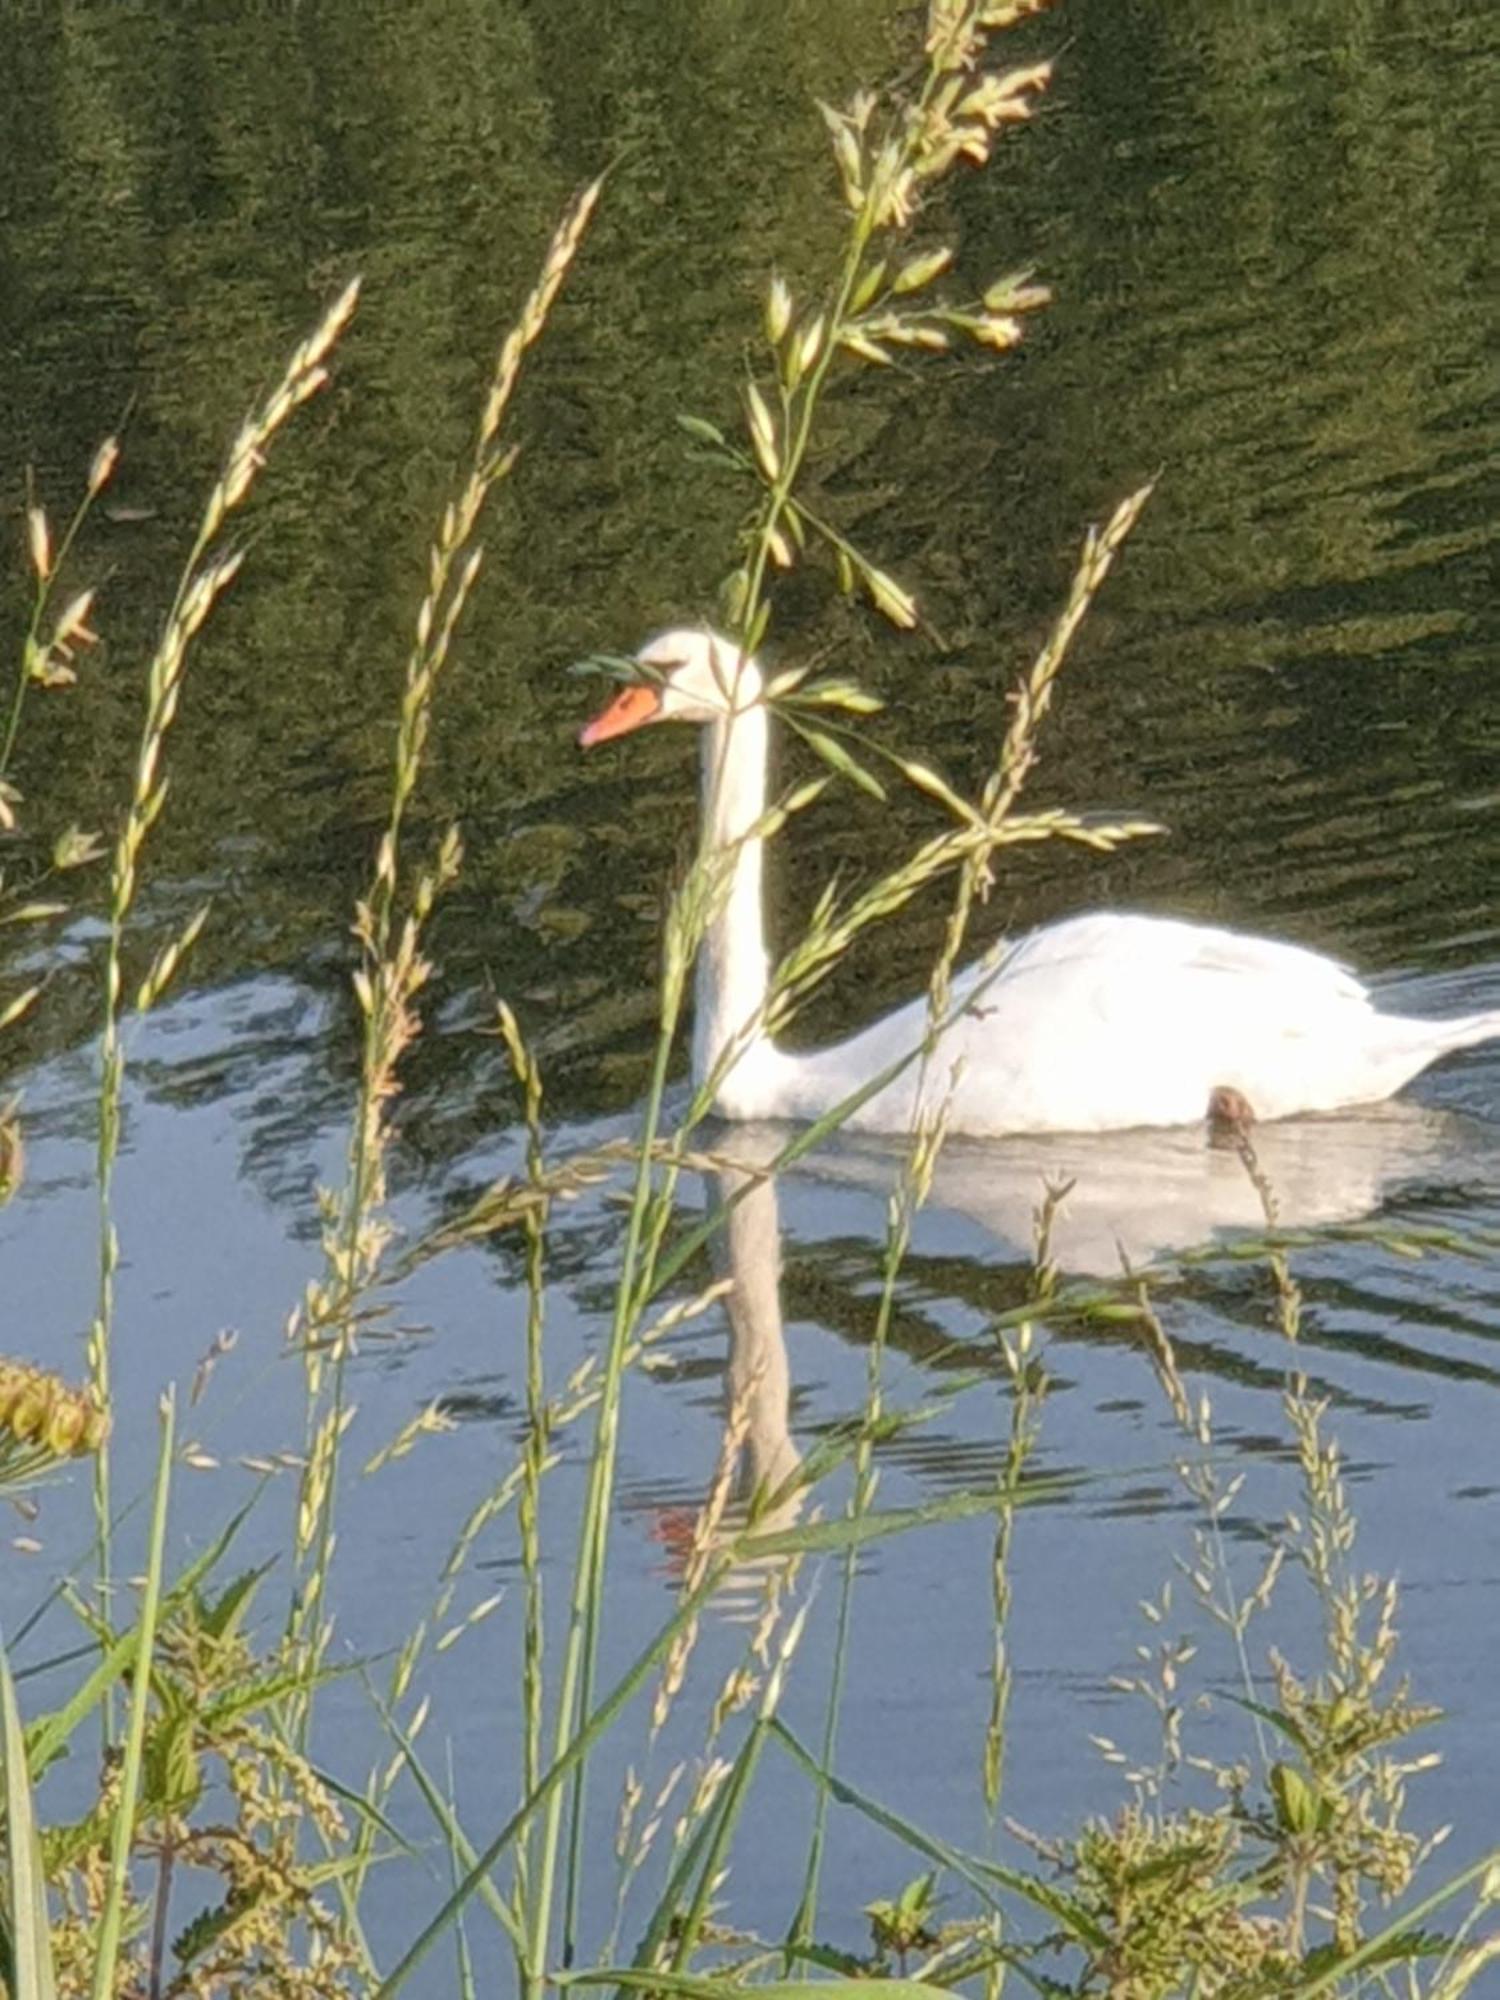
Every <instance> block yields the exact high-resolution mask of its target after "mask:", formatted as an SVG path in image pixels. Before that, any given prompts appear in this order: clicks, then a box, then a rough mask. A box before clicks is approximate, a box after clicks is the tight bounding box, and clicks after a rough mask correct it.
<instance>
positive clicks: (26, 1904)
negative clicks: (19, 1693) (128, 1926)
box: [0, 1644, 57, 2000]
mask: <svg viewBox="0 0 1500 2000" xmlns="http://www.w3.org/2000/svg"><path fill="white" fill-rule="evenodd" d="M0 1751H3V1755H4V1760H5V1832H6V1849H7V1855H8V1859H9V1862H10V1896H9V1910H8V1914H9V1919H10V1945H11V1967H10V1971H11V1978H10V1982H9V1984H10V1991H11V1996H12V2000H55V1995H56V1991H57V1988H56V1983H55V1981H54V1978H53V1971H52V1932H51V1927H50V1925H49V1924H48V1921H47V1886H46V1883H45V1881H44V1880H43V1878H42V1854H41V1844H40V1842H39V1841H38V1839H37V1829H36V1816H35V1813H34V1811H33V1809H32V1798H31V1780H30V1776H29V1774H28V1770H27V1763H26V1735H25V1732H24V1730H23V1729H22V1728H21V1712H20V1709H19V1708H18V1707H17V1705H16V1689H15V1683H14V1681H12V1679H11V1677H10V1665H9V1662H8V1661H7V1660H6V1657H5V1650H4V1646H3V1644H0Z"/></svg>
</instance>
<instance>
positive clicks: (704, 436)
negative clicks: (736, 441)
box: [677, 410, 729, 448]
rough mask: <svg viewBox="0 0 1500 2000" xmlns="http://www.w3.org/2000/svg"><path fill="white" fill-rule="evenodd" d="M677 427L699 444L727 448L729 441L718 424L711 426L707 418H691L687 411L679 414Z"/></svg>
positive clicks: (681, 411)
mask: <svg viewBox="0 0 1500 2000" xmlns="http://www.w3.org/2000/svg"><path fill="white" fill-rule="evenodd" d="M677 427H678V429H679V430H684V431H686V432H687V434H688V436H689V437H690V438H693V439H694V440H695V441H696V442H697V443H698V444H711V445H718V446H720V447H721V448H727V446H728V444H729V440H728V438H727V437H725V435H724V433H723V432H722V431H721V430H720V429H719V427H718V425H717V424H711V423H710V422H709V421H708V419H707V417H694V416H689V415H688V413H687V412H686V411H685V410H679V411H678V412H677Z"/></svg>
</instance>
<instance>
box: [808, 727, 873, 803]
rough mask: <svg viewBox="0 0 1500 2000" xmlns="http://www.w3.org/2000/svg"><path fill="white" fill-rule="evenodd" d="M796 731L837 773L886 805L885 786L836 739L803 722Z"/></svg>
mask: <svg viewBox="0 0 1500 2000" xmlns="http://www.w3.org/2000/svg"><path fill="white" fill-rule="evenodd" d="M796 729H797V734H798V735H799V736H801V737H802V738H803V740H804V741H805V742H806V743H807V745H808V747H809V749H812V750H815V751H816V752H817V754H818V755H819V756H820V757H821V758H822V759H823V762H824V763H825V764H830V765H832V767H833V769H834V770H835V771H838V772H839V773H840V774H841V775H842V776H843V777H846V778H848V779H849V780H850V781H851V783H853V784H856V785H858V786H859V788H860V790H861V791H862V792H868V793H869V794H870V796H871V798H872V799H879V800H880V801H881V803H882V804H884V802H885V786H884V785H882V784H881V782H880V780H879V779H878V778H877V777H876V776H875V775H874V773H873V772H870V771H867V770H866V769H865V767H864V765H863V764H858V763H856V762H855V760H854V759H853V758H852V757H851V756H850V755H849V752H848V751H847V750H846V749H845V748H844V746H843V744H842V743H840V742H839V741H838V740H837V739H836V738H835V737H832V736H829V735H828V734H827V733H826V732H825V731H824V730H821V729H809V728H808V727H807V726H806V724H805V723H801V722H799V723H797V724H796Z"/></svg>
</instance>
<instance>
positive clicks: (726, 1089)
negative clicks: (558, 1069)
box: [693, 702, 773, 1117]
mask: <svg viewBox="0 0 1500 2000" xmlns="http://www.w3.org/2000/svg"><path fill="white" fill-rule="evenodd" d="M767 734H768V731H767V723H766V711H765V708H764V707H763V706H762V705H761V704H760V703H759V702H756V703H754V704H753V705H752V706H750V707H748V708H743V709H740V710H739V711H738V712H737V713H735V714H733V715H728V716H725V717H724V718H723V719H722V720H721V721H718V722H712V723H710V724H709V725H708V727H707V728H705V730H704V731H703V751H702V754H703V829H704V838H705V841H706V843H707V845H708V848H709V849H710V851H717V852H718V853H721V854H723V855H725V856H726V857H730V856H732V859H731V860H729V864H728V865H729V869H730V873H729V881H728V889H727V893H724V894H722V895H721V899H720V901H719V905H718V909H717V913H716V914H715V916H714V918H713V921H712V922H711V923H710V925H709V927H708V931H707V934H706V936H705V937H704V940H703V945H702V948H701V950H700V952H699V954H698V988H697V1012H696V1017H695V1020H694V1024H693V1079H694V1081H695V1082H696V1083H701V1082H702V1081H703V1079H704V1078H705V1077H707V1076H709V1075H710V1074H711V1073H712V1072H713V1071H714V1069H715V1068H716V1066H717V1065H718V1063H719V1062H720V1060H721V1059H722V1058H723V1056H724V1054H725V1051H726V1050H728V1049H729V1048H730V1047H731V1046H732V1045H733V1046H734V1047H735V1048H736V1049H737V1051H738V1052H737V1053H736V1055H735V1057H734V1060H733V1065H732V1067H731V1068H730V1069H729V1070H728V1071H727V1072H726V1074H725V1076H724V1077H723V1079H722V1081H721V1082H720V1085H719V1089H718V1093H717V1095H718V1102H719V1105H720V1108H721V1109H722V1110H724V1111H726V1112H727V1113H728V1115H729V1116H731V1117H744V1116H752V1117H753V1116H755V1115H756V1114H757V1113H758V1112H760V1111H762V1110H763V1109H764V1108H765V1107H763V1106H762V1105H761V1104H760V1103H759V1102H758V1101H752V1100H758V1092H759V1084H760V1080H761V1077H762V1073H763V1071H764V1069H765V1067H766V1065H767V1063H768V1061H770V1060H772V1059H773V1057H772V1050H771V1047H770V1044H769V1042H768V1041H767V1040H766V1039H765V1037H764V1035H763V1034H762V1033H761V1032H760V1031H758V1030H757V1031H756V1032H755V1033H754V1034H753V1035H752V1036H751V1037H750V1039H749V1040H746V1039H744V1036H745V1033H746V1029H747V1023H749V1022H750V1021H752V1020H753V1019H754V1017H755V1016H756V1015H757V1014H758V1012H759V1011H760V1008H761V1006H762V1005H763V1003H764V1001H765V997H766V976H767V975H766V945H765V920H764V915H763V911H762V905H761V864H762V859H763V856H762V848H763V845H764V843H763V842H762V841H760V840H758V839H754V840H752V839H750V838H748V837H747V836H748V835H749V833H750V829H751V828H752V827H753V826H755V824H756V823H757V821H758V820H759V819H760V817H761V815H762V813H763V812H764V811H765V803H766V744H767Z"/></svg>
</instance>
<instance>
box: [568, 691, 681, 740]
mask: <svg viewBox="0 0 1500 2000" xmlns="http://www.w3.org/2000/svg"><path fill="white" fill-rule="evenodd" d="M660 714H661V689H660V688H655V687H651V686H650V685H649V684H648V683H647V682H644V681H634V682H632V683H631V685H630V686H629V687H622V688H621V689H620V692H619V693H618V694H617V695H616V696H615V698H614V700H613V701H612V702H611V703H610V704H609V707H608V708H606V709H603V710H601V712H600V713H599V714H598V715H596V716H595V717H594V719H593V721H592V722H590V723H588V724H586V725H585V727H584V728H583V729H582V730H580V731H579V735H578V741H579V742H580V743H581V744H582V745H583V747H584V749H585V750H588V749H591V748H592V747H593V745H594V744H596V743H607V742H608V741H609V739H610V738H611V736H628V735H629V734H630V732H631V730H632V729H640V728H642V727H644V725H645V724H646V723H648V722H655V720H656V718H657V717H658V715H660Z"/></svg>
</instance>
